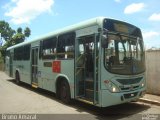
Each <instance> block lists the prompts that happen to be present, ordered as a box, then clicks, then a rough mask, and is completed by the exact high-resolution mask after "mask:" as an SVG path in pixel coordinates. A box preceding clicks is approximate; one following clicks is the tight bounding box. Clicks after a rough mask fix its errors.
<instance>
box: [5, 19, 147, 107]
mask: <svg viewBox="0 0 160 120" xmlns="http://www.w3.org/2000/svg"><path fill="white" fill-rule="evenodd" d="M43 29H45V28H43ZM5 59H6V60H5V61H6V64H5V67H6V72H7V74H8V75H9V76H11V77H13V78H15V80H16V82H17V83H20V82H24V83H28V84H30V85H31V86H32V87H35V88H42V89H45V90H48V91H52V92H54V93H55V94H56V96H57V97H58V98H59V99H61V100H62V101H63V102H65V103H69V102H70V100H71V99H76V100H79V101H82V102H86V103H89V104H92V105H95V106H99V107H107V106H112V105H117V104H121V103H125V102H130V101H136V100H137V99H138V98H140V97H142V96H143V95H144V94H145V89H146V79H145V51H144V45H143V38H142V33H141V30H140V29H139V28H138V27H136V26H134V25H131V24H129V23H127V22H124V21H119V20H115V19H110V18H105V17H97V18H93V19H90V20H87V21H84V22H80V23H78V24H75V25H72V26H69V27H66V28H64V29H61V30H58V31H54V32H52V33H49V34H47V35H45V36H43V37H39V38H37V39H34V40H28V41H25V42H23V43H20V44H17V45H14V46H12V47H9V48H8V49H7V55H6V58H5Z"/></svg>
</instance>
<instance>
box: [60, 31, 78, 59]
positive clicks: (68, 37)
mask: <svg viewBox="0 0 160 120" xmlns="http://www.w3.org/2000/svg"><path fill="white" fill-rule="evenodd" d="M74 41H75V33H73V32H72V33H67V34H63V35H60V36H59V37H58V44H57V58H59V59H72V58H74Z"/></svg>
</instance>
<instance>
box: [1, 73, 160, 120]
mask: <svg viewBox="0 0 160 120" xmlns="http://www.w3.org/2000/svg"><path fill="white" fill-rule="evenodd" d="M0 113H1V114H6V113H10V114H11V113H17V114H26V113H31V114H32V113H34V114H54V115H55V114H63V115H55V116H57V117H64V120H67V117H69V119H70V117H71V116H72V118H73V119H77V120H83V119H88V120H89V119H90V120H94V119H95V120H97V119H105V120H106V119H111V120H114V119H121V120H128V119H130V120H138V119H140V120H142V117H146V115H148V114H159V115H160V106H156V105H151V104H146V103H142V102H135V103H127V104H122V105H117V106H112V107H108V108H104V109H100V108H97V107H94V106H91V105H87V104H85V103H81V102H79V101H73V103H72V104H71V105H64V104H63V103H61V102H60V101H59V100H57V99H56V97H55V95H54V94H53V93H51V92H47V91H45V90H39V89H38V90H37V89H34V88H31V87H30V85H26V84H22V85H21V86H18V85H16V84H15V82H14V80H13V79H11V78H9V77H8V76H7V75H6V74H4V73H3V72H0ZM64 114H65V115H64ZM71 114H72V115H71ZM55 116H54V117H55ZM43 117H44V116H43ZM51 117H53V116H51ZM151 117H156V116H151ZM0 119H1V118H0ZM158 119H160V117H159V118H156V119H155V120H158ZM143 120H145V119H143Z"/></svg>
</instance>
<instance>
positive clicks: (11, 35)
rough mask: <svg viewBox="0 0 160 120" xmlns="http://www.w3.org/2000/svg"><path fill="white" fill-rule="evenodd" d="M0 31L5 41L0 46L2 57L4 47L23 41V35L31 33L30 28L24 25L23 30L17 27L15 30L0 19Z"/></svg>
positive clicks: (27, 35) (26, 35)
mask: <svg viewBox="0 0 160 120" xmlns="http://www.w3.org/2000/svg"><path fill="white" fill-rule="evenodd" d="M0 33H1V37H2V38H3V39H4V40H5V41H6V43H5V44H4V45H3V46H1V47H0V52H1V56H2V57H4V56H5V51H6V49H7V48H8V47H10V46H12V45H15V44H18V43H21V42H24V40H25V37H29V36H30V35H31V30H30V28H28V27H26V28H25V30H24V32H23V29H22V28H21V27H19V28H18V29H17V32H16V31H15V30H13V29H12V28H11V27H10V26H9V23H7V22H5V21H0Z"/></svg>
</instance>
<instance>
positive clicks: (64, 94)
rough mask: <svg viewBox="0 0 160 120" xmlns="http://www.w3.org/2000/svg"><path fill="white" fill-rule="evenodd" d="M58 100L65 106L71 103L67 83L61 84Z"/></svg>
mask: <svg viewBox="0 0 160 120" xmlns="http://www.w3.org/2000/svg"><path fill="white" fill-rule="evenodd" d="M60 99H61V100H62V102H64V103H65V104H69V103H70V102H71V95H70V88H69V85H68V82H66V81H65V80H63V81H62V82H61V87H60Z"/></svg>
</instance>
